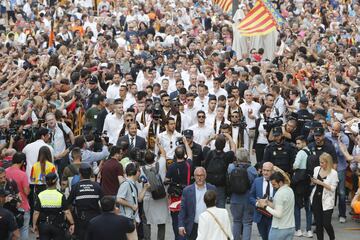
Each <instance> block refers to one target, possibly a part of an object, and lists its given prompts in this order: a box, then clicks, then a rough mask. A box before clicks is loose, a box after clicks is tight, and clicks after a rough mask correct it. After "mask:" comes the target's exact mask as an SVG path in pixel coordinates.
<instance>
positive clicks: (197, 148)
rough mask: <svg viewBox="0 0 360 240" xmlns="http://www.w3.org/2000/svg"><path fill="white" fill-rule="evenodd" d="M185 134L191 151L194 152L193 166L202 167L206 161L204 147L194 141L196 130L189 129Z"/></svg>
mask: <svg viewBox="0 0 360 240" xmlns="http://www.w3.org/2000/svg"><path fill="white" fill-rule="evenodd" d="M183 135H184V137H185V138H186V141H187V143H188V144H189V146H190V148H191V151H192V153H193V167H194V168H196V167H200V166H201V165H202V162H203V161H204V155H203V151H202V147H201V145H200V144H198V143H196V142H194V141H193V139H194V132H193V130H190V129H187V130H184V131H183Z"/></svg>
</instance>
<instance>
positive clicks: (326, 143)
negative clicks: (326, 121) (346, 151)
mask: <svg viewBox="0 0 360 240" xmlns="http://www.w3.org/2000/svg"><path fill="white" fill-rule="evenodd" d="M313 135H314V141H313V142H311V143H309V145H308V148H309V149H310V151H311V156H310V157H309V158H308V159H309V160H310V161H311V164H310V165H311V168H312V169H313V168H314V167H316V166H319V165H320V162H319V157H320V155H321V154H322V153H324V152H326V153H328V154H330V155H331V156H332V157H333V162H334V164H335V165H336V164H337V162H338V160H337V154H336V150H335V147H334V145H333V144H332V143H331V141H330V140H329V139H327V138H325V129H324V128H323V127H316V128H314V130H313ZM334 169H336V166H334Z"/></svg>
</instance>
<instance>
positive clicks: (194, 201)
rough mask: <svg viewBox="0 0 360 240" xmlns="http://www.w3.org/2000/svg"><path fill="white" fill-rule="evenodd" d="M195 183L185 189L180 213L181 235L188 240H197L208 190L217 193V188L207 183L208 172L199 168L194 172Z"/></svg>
mask: <svg viewBox="0 0 360 240" xmlns="http://www.w3.org/2000/svg"><path fill="white" fill-rule="evenodd" d="M194 178H195V183H193V184H191V185H189V186H187V187H186V188H184V190H183V193H182V198H181V210H180V213H179V234H180V236H183V237H186V239H188V240H195V239H196V238H197V229H198V223H199V216H200V214H201V213H203V212H204V211H205V210H206V205H205V202H204V195H205V193H206V191H207V190H214V191H216V187H215V186H213V185H211V184H209V183H206V182H205V180H206V170H205V168H203V167H197V168H196V169H195V171H194Z"/></svg>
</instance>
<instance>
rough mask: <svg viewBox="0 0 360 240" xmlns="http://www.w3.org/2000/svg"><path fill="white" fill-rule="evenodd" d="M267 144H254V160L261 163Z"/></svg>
mask: <svg viewBox="0 0 360 240" xmlns="http://www.w3.org/2000/svg"><path fill="white" fill-rule="evenodd" d="M267 145H268V144H261V143H256V144H255V154H256V162H258V163H261V162H262V160H263V158H264V151H265V148H266V146H267Z"/></svg>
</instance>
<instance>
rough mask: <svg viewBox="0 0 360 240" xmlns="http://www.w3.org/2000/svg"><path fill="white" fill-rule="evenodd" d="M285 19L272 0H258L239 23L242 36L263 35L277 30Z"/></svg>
mask: <svg viewBox="0 0 360 240" xmlns="http://www.w3.org/2000/svg"><path fill="white" fill-rule="evenodd" d="M284 23H285V20H284V19H283V18H282V16H281V15H280V14H279V12H278V11H277V10H276V9H275V7H274V6H273V5H272V3H271V1H270V0H258V1H257V2H256V3H255V5H254V7H253V8H252V9H251V10H250V11H249V12H248V14H247V15H246V16H245V18H244V19H243V20H242V21H241V22H240V24H239V27H238V29H239V31H240V34H241V35H242V36H247V37H251V36H261V35H266V34H268V33H270V32H272V31H275V30H276V28H277V27H278V26H279V25H282V24H284Z"/></svg>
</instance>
